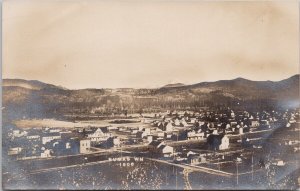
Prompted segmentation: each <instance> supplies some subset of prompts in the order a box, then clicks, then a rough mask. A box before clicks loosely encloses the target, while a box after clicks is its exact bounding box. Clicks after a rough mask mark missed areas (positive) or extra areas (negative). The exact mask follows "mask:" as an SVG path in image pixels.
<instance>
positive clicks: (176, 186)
mask: <svg viewBox="0 0 300 191" xmlns="http://www.w3.org/2000/svg"><path fill="white" fill-rule="evenodd" d="M175 169H176V190H177V168H175Z"/></svg>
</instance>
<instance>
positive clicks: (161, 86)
mask: <svg viewBox="0 0 300 191" xmlns="http://www.w3.org/2000/svg"><path fill="white" fill-rule="evenodd" d="M299 75H300V74H299V73H296V74H294V75H291V76H290V77H286V78H283V79H281V80H251V79H247V78H243V77H236V78H233V79H221V80H214V81H202V82H196V83H191V84H185V83H182V82H174V83H167V84H165V85H160V86H159V87H117V88H111V87H102V88H96V87H87V88H67V87H65V86H62V85H57V84H54V83H48V82H44V81H41V80H33V79H24V78H2V82H1V83H2V87H3V81H4V80H25V81H38V82H41V83H44V84H48V85H53V86H57V87H61V88H63V89H67V90H85V89H159V88H163V87H165V86H167V85H173V84H183V85H182V86H193V85H196V84H200V83H210V82H218V81H231V80H237V79H244V80H248V81H252V82H267V81H270V82H280V81H283V80H287V79H289V78H292V77H294V76H299ZM175 87H176V86H175ZM178 87H180V86H178Z"/></svg>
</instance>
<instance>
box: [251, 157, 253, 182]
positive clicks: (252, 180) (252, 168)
mask: <svg viewBox="0 0 300 191" xmlns="http://www.w3.org/2000/svg"><path fill="white" fill-rule="evenodd" d="M251 168H252V181H253V152H252V165H251Z"/></svg>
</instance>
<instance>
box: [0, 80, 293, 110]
mask: <svg viewBox="0 0 300 191" xmlns="http://www.w3.org/2000/svg"><path fill="white" fill-rule="evenodd" d="M2 86H3V87H2V89H3V97H2V98H3V99H2V101H3V102H2V103H3V106H4V107H5V108H6V109H7V110H9V111H10V112H11V115H16V113H19V115H20V116H21V115H22V116H23V115H30V116H40V115H41V116H45V115H48V114H53V113H56V114H59V115H60V116H61V114H66V113H74V112H85V113H89V112H91V111H92V110H94V109H95V108H102V109H101V112H112V111H113V112H115V113H117V112H120V111H122V110H127V109H130V110H132V111H135V110H136V111H140V110H141V109H142V110H149V111H150V110H151V109H153V108H156V109H158V108H161V109H177V108H197V107H202V106H209V107H210V106H232V104H234V103H240V105H244V107H254V106H255V107H262V106H264V105H266V106H268V107H270V106H272V105H273V106H276V107H277V106H285V105H287V106H288V105H291V106H293V107H295V106H299V74H297V75H294V76H292V77H290V78H287V79H284V80H281V81H251V80H247V79H244V78H236V79H233V80H219V81H216V82H201V83H197V84H192V85H184V84H181V83H177V84H169V85H166V86H163V87H161V88H154V89H147V88H143V89H134V88H117V89H109V88H107V89H91V88H90V89H78V90H69V89H65V88H62V87H59V86H55V85H51V84H46V83H43V82H40V81H36V80H21V79H4V80H3V83H2Z"/></svg>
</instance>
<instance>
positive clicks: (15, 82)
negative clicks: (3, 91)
mask: <svg viewBox="0 0 300 191" xmlns="http://www.w3.org/2000/svg"><path fill="white" fill-rule="evenodd" d="M2 86H16V87H23V88H27V89H32V90H41V89H46V88H57V89H66V88H63V87H61V86H55V85H52V84H47V83H44V82H41V81H38V80H24V79H3V81H2Z"/></svg>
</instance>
